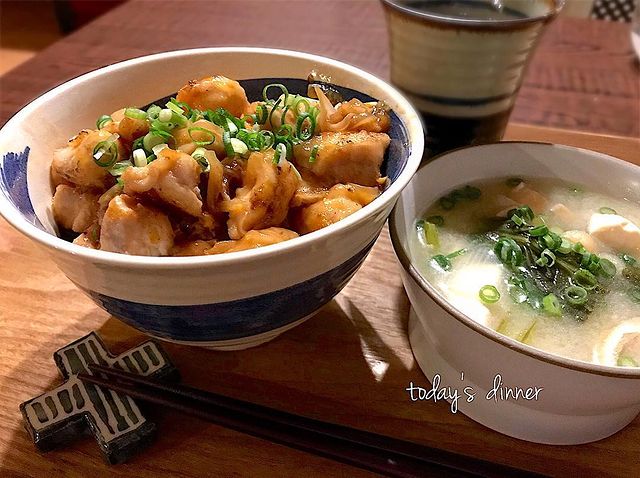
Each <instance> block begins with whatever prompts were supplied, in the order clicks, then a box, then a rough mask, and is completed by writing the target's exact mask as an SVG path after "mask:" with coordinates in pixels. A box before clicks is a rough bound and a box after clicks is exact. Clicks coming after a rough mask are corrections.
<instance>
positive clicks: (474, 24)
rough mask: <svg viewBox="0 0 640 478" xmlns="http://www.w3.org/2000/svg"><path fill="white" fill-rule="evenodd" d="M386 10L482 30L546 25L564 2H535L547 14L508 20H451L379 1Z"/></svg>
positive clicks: (386, 0)
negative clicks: (546, 8) (545, 9)
mask: <svg viewBox="0 0 640 478" xmlns="http://www.w3.org/2000/svg"><path fill="white" fill-rule="evenodd" d="M381 1H382V3H383V4H384V6H385V7H386V8H389V9H391V10H394V11H396V12H398V13H400V14H402V15H405V16H407V17H411V18H415V19H418V20H423V21H426V22H434V23H437V24H440V25H451V26H456V27H461V28H464V27H469V28H474V29H476V28H482V29H488V30H492V29H503V28H507V29H508V28H510V27H516V28H517V27H521V26H526V25H530V24H534V23H539V22H542V23H548V22H550V21H551V20H553V19H554V18H555V17H556V16H558V13H560V10H562V8H563V7H564V5H565V2H566V0H535V1H541V2H544V3H547V4H548V6H549V9H548V11H547V12H545V13H543V14H540V15H535V16H532V17H525V18H513V19H508V20H487V19H478V18H453V17H449V16H446V15H438V14H435V13H428V12H420V11H416V10H413V9H411V8H408V7H405V6H402V5H399V4H398V2H397V1H396V0H381Z"/></svg>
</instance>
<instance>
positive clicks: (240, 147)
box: [230, 138, 249, 156]
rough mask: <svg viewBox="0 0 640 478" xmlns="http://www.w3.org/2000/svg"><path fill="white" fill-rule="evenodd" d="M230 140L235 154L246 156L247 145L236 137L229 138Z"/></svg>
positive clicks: (247, 152)
mask: <svg viewBox="0 0 640 478" xmlns="http://www.w3.org/2000/svg"><path fill="white" fill-rule="evenodd" d="M230 142H231V147H232V148H233V152H234V153H235V154H239V155H240V156H246V155H247V154H249V148H248V147H247V145H246V144H244V143H243V142H242V141H240V140H239V139H238V138H231V139H230Z"/></svg>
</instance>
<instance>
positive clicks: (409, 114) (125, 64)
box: [0, 46, 424, 269]
mask: <svg viewBox="0 0 640 478" xmlns="http://www.w3.org/2000/svg"><path fill="white" fill-rule="evenodd" d="M220 53H237V54H265V56H281V57H291V58H298V59H303V60H307V61H309V63H310V64H313V63H314V62H315V63H318V62H320V63H321V64H326V65H329V66H330V67H335V68H337V69H339V70H342V71H344V72H346V74H348V75H350V76H354V77H357V78H360V79H361V80H365V81H366V84H367V85H372V86H377V87H378V88H379V89H381V90H384V91H385V93H386V94H387V95H388V96H389V97H390V98H392V99H393V101H395V102H396V103H397V105H398V106H399V107H400V108H401V111H400V112H398V111H395V110H394V111H395V112H396V114H397V115H398V117H399V119H400V121H401V122H402V124H403V127H404V128H406V130H407V135H408V138H409V140H410V142H411V151H410V152H409V155H408V157H407V161H406V164H404V166H403V167H402V170H401V171H400V173H399V175H398V177H397V178H396V179H395V180H394V181H393V182H391V183H390V184H389V185H388V187H387V188H386V189H385V190H384V191H382V192H381V194H380V195H379V196H378V197H377V198H376V199H375V200H374V201H373V202H372V203H370V204H368V205H366V206H364V207H363V208H362V209H360V210H359V211H356V212H355V213H353V214H351V215H350V216H348V217H346V218H344V219H342V220H340V221H338V222H337V223H335V224H331V225H329V226H327V227H324V228H322V229H320V230H318V231H314V232H311V233H308V234H304V235H301V236H300V237H296V238H294V239H293V240H289V241H284V242H281V243H278V244H273V245H269V246H267V247H260V248H256V249H249V250H245V251H238V252H229V253H225V254H217V255H208V256H206V255H201V256H188V257H172V256H168V257H147V256H136V255H127V254H121V253H116V252H108V251H101V250H93V249H90V248H86V247H82V246H79V245H76V244H73V243H71V242H68V241H66V240H64V239H62V238H60V237H58V236H56V235H55V234H52V233H49V232H47V231H43V230H41V229H40V228H38V227H37V226H35V225H34V224H32V223H30V222H29V221H27V220H26V219H25V217H24V216H23V214H22V213H21V212H20V211H19V210H18V209H17V207H16V206H15V205H14V204H13V203H12V202H11V201H10V199H9V198H8V197H7V196H6V195H5V194H1V193H0V216H2V217H4V218H5V219H6V220H7V222H9V224H11V225H12V226H13V227H14V228H15V229H17V230H18V231H19V232H20V233H22V234H24V235H25V236H27V237H28V238H30V239H32V240H34V241H36V242H37V243H39V244H41V245H43V246H45V247H47V248H49V249H53V250H57V251H60V252H63V253H65V254H70V255H72V256H74V257H78V258H82V259H83V260H90V261H92V262H94V263H99V264H108V265H115V266H120V267H127V268H139V269H156V268H157V269H189V268H200V267H217V266H229V265H233V264H234V263H237V262H243V261H251V260H259V259H264V258H266V257H278V256H282V255H287V254H289V253H291V252H294V251H301V250H302V249H304V248H307V247H310V246H312V245H313V244H315V243H318V242H320V241H322V240H323V239H324V240H326V239H327V237H328V236H337V235H341V234H345V233H348V231H349V230H350V229H352V228H354V227H358V225H359V224H360V223H362V222H363V221H366V219H367V218H368V217H371V216H374V215H376V214H379V213H381V212H382V211H384V209H385V208H386V207H388V205H389V203H390V202H392V201H395V200H396V198H397V197H398V196H399V194H400V192H401V191H402V189H403V188H404V187H405V186H406V185H407V184H408V183H409V181H410V179H411V178H412V177H413V175H414V173H415V171H416V170H417V167H418V165H419V163H420V160H421V157H422V151H423V149H424V136H423V134H422V130H423V126H422V120H421V118H420V116H419V115H418V113H417V111H416V110H415V108H414V107H413V106H412V105H411V104H410V103H409V101H408V100H407V99H406V98H405V97H404V96H403V95H402V94H401V93H400V92H399V91H398V90H397V89H396V88H394V87H393V86H391V85H390V84H389V83H388V82H386V81H385V80H383V79H381V78H379V77H377V76H375V75H373V74H372V73H369V72H367V71H365V70H362V69H360V68H358V67H356V66H353V65H350V64H349V63H345V62H342V61H339V60H334V59H332V58H329V57H326V56H322V55H315V54H311V53H304V52H299V51H294V50H287V49H279V48H261V47H241V46H231V47H204V48H190V49H181V50H171V51H165V52H160V53H155V54H151V55H144V56H139V57H134V58H131V59H128V60H124V61H120V62H117V63H113V64H111V65H107V66H104V67H101V68H96V69H94V70H91V71H88V72H86V73H83V74H82V75H79V76H77V77H75V78H72V79H70V80H68V81H66V82H64V83H62V84H60V85H58V86H56V87H54V88H52V89H50V90H48V91H46V92H45V93H43V94H42V95H40V96H38V97H37V98H36V99H34V100H33V101H31V102H30V103H28V104H27V105H26V106H24V107H23V108H21V109H20V110H19V111H18V112H16V113H15V114H14V115H13V116H12V117H11V118H10V119H9V120H8V121H7V122H6V123H5V124H4V125H3V126H2V127H1V128H0V136H1V135H5V134H10V133H11V131H12V130H14V129H15V128H17V127H19V125H20V124H21V123H22V122H23V121H24V120H25V119H26V118H28V116H29V115H30V114H31V112H32V111H33V110H34V109H36V108H38V107H39V106H40V105H41V104H42V103H44V102H46V101H49V100H51V99H53V98H55V97H57V96H59V95H61V94H64V93H65V92H67V91H68V90H70V89H72V88H74V87H75V86H76V85H78V84H81V83H83V82H87V81H94V80H95V79H96V78H100V77H101V76H102V75H109V74H111V73H113V72H118V71H120V70H125V71H126V69H128V68H132V67H134V68H135V67H140V66H141V65H144V64H145V63H147V62H153V61H158V60H162V59H163V58H168V57H171V58H173V57H181V56H187V55H200V54H211V55H215V54H220ZM358 91H359V92H362V91H360V90H358Z"/></svg>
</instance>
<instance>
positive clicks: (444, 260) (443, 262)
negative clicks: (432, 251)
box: [431, 254, 451, 271]
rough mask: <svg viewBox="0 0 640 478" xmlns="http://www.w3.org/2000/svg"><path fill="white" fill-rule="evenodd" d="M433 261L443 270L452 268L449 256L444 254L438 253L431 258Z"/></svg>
mask: <svg viewBox="0 0 640 478" xmlns="http://www.w3.org/2000/svg"><path fill="white" fill-rule="evenodd" d="M431 262H432V263H435V265H436V266H437V267H439V268H440V269H441V270H443V271H450V270H451V261H450V260H449V258H448V257H447V256H443V255H442V254H438V255H436V256H433V257H432V258H431Z"/></svg>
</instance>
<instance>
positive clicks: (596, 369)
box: [389, 141, 640, 379]
mask: <svg viewBox="0 0 640 478" xmlns="http://www.w3.org/2000/svg"><path fill="white" fill-rule="evenodd" d="M500 144H518V145H525V146H526V145H544V146H552V147H559V148H565V149H570V150H576V151H579V152H581V153H585V154H588V155H597V156H599V157H601V158H602V159H604V160H606V161H611V162H612V163H618V164H619V165H624V166H625V167H629V168H630V169H632V168H637V166H635V165H633V164H631V163H629V162H627V161H623V160H621V159H618V158H614V157H613V156H609V155H607V154H604V153H599V152H596V151H591V150H588V149H584V148H578V147H574V146H566V145H558V144H554V143H546V142H542V141H499V142H494V143H487V144H484V145H475V146H463V147H461V148H456V149H453V150H450V151H446V152H444V153H441V154H439V155H437V156H434V157H433V158H431V159H430V161H429V162H428V163H425V164H423V165H422V166H421V167H420V168H419V169H420V170H422V169H423V168H428V167H429V164H431V163H432V162H434V161H437V160H442V159H443V158H446V157H447V156H449V155H450V154H451V153H454V152H457V151H461V150H466V149H472V148H475V149H479V148H483V147H488V146H496V145H500ZM636 174H637V171H636ZM415 178H417V174H416V176H414V179H412V181H413V180H416V179H415ZM429 180H431V181H435V182H436V184H437V179H434V178H429ZM401 201H402V195H401V197H400V198H399V200H398V202H397V203H396V205H395V207H394V208H393V211H392V212H391V215H390V216H389V235H390V236H391V243H392V246H393V249H394V251H395V253H396V256H397V258H398V262H399V263H400V266H401V267H402V268H403V269H404V271H405V272H406V273H407V274H408V275H409V276H410V278H411V279H412V280H413V281H414V282H415V283H416V284H417V285H418V287H420V288H421V289H422V290H423V291H424V292H425V293H426V294H427V295H429V297H430V298H431V299H432V300H433V301H434V302H435V303H436V304H438V306H440V307H441V308H442V309H443V310H444V311H445V312H447V313H448V314H449V315H450V316H451V317H453V318H455V319H456V320H458V321H459V322H460V323H461V324H463V325H465V326H467V327H469V328H470V329H472V330H474V331H475V332H478V333H479V334H481V335H483V336H484V337H486V338H487V339H489V340H491V341H493V342H496V343H498V344H500V345H503V346H505V347H507V348H509V349H511V350H513V351H515V352H518V353H520V354H523V355H527V356H529V357H531V358H534V359H537V360H540V361H542V362H545V363H548V364H550V365H557V366H560V367H563V368H567V369H571V370H575V371H577V372H584V373H589V374H596V375H602V376H607V377H615V378H626V379H640V367H616V366H612V365H601V364H595V363H591V362H585V361H582V360H577V359H572V358H568V357H563V356H561V355H557V354H554V353H551V352H547V351H544V350H541V349H538V348H535V347H532V346H530V345H527V344H523V343H522V342H519V341H517V340H515V339H512V338H510V337H507V336H506V335H502V334H501V333H499V332H496V331H495V330H493V329H491V328H489V327H487V326H484V325H482V324H480V323H478V322H476V321H475V320H473V319H472V318H471V317H469V316H468V315H466V314H464V313H463V312H461V311H460V310H458V309H457V308H456V307H455V306H454V305H452V304H451V303H450V302H449V301H448V300H447V299H445V298H444V296H443V295H442V294H440V293H439V292H438V291H437V290H436V288H435V287H434V286H433V285H432V284H431V283H430V281H429V280H427V279H426V278H425V277H424V276H423V275H422V274H421V273H420V272H419V271H418V270H417V268H416V267H415V266H414V265H413V264H412V262H411V259H410V254H409V252H408V251H407V250H406V249H405V247H404V245H403V242H402V240H401V239H400V238H401V235H402V234H404V233H402V232H400V230H399V224H398V221H397V220H396V215H397V213H398V211H399V210H400V205H401Z"/></svg>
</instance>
